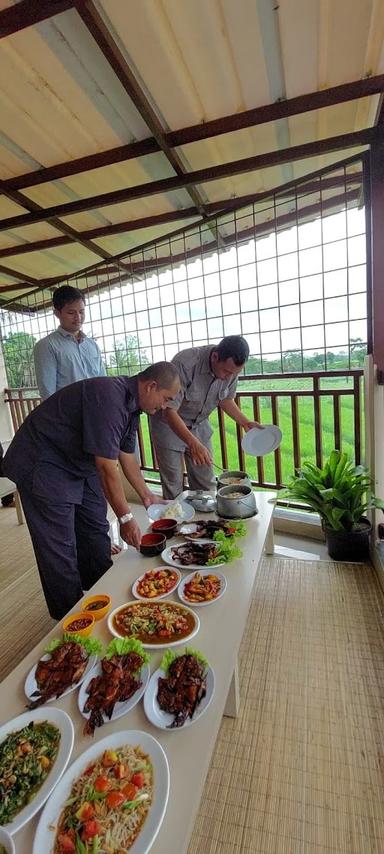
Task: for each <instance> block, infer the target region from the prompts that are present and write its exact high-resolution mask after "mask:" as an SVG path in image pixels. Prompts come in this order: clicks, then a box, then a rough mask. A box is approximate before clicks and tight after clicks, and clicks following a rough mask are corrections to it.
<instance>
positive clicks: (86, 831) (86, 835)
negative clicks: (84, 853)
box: [81, 819, 101, 842]
mask: <svg viewBox="0 0 384 854" xmlns="http://www.w3.org/2000/svg"><path fill="white" fill-rule="evenodd" d="M100 830H101V824H100V822H99V821H96V819H93V821H86V822H85V825H84V827H83V829H82V831H81V838H82V841H83V842H87V841H88V839H93V837H94V836H97V835H98V834H99V833H100Z"/></svg>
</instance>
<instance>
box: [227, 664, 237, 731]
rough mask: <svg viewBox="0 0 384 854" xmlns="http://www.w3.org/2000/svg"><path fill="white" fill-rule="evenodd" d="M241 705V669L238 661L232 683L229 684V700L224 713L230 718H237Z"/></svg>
mask: <svg viewBox="0 0 384 854" xmlns="http://www.w3.org/2000/svg"><path fill="white" fill-rule="evenodd" d="M239 706H240V691H239V671H238V666H237V662H236V664H235V669H234V671H233V674H232V679H231V684H230V686H229V691H228V696H227V702H226V704H225V708H224V715H226V717H228V718H237V716H238V714H239Z"/></svg>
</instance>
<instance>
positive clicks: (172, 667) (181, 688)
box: [144, 648, 215, 730]
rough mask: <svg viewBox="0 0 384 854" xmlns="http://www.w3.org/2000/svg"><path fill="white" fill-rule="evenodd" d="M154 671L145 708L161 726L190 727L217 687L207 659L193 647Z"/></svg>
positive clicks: (203, 710)
mask: <svg viewBox="0 0 384 854" xmlns="http://www.w3.org/2000/svg"><path fill="white" fill-rule="evenodd" d="M164 660H165V657H163V660H162V662H161V666H160V667H159V668H158V670H155V672H154V673H153V674H152V676H151V678H150V680H149V684H148V688H147V690H146V692H145V694H144V711H145V714H146V715H147V718H148V720H149V721H150V722H151V723H152V724H154V726H156V727H158V728H159V729H164V730H174V729H180V727H184V728H185V727H189V726H191V725H192V724H194V723H196V721H197V720H199V718H200V717H201V716H202V715H203V714H204V712H206V711H207V709H208V706H209V704H210V702H211V700H212V697H213V693H214V689H215V676H214V672H213V670H212V668H211V667H210V666H209V664H208V662H204V661H202V660H201V659H199V658H198V657H196V653H195V651H194V650H190V649H188V648H187V649H186V651H185V654H184V655H177V654H176V655H174V657H173V660H172V661H171V662H170V663H169V665H168V664H164Z"/></svg>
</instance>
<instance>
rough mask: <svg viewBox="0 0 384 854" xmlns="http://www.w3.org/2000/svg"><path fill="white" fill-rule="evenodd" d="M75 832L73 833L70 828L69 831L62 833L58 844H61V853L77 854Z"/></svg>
mask: <svg viewBox="0 0 384 854" xmlns="http://www.w3.org/2000/svg"><path fill="white" fill-rule="evenodd" d="M74 838H75V834H74V832H73V835H72V834H71V831H70V830H69V831H68V833H60V834H59V837H58V840H57V844H58V846H59V851H60V854H75V851H76V845H75V842H74Z"/></svg>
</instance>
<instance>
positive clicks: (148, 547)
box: [140, 534, 166, 557]
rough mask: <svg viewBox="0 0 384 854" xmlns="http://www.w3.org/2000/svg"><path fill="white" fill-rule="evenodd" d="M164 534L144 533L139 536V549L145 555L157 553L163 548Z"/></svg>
mask: <svg viewBox="0 0 384 854" xmlns="http://www.w3.org/2000/svg"><path fill="white" fill-rule="evenodd" d="M165 543H166V538H165V535H164V534H144V535H143V536H142V538H141V543H140V551H141V554H142V555H145V557H153V556H154V555H159V554H160V553H161V552H162V551H163V549H165Z"/></svg>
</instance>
